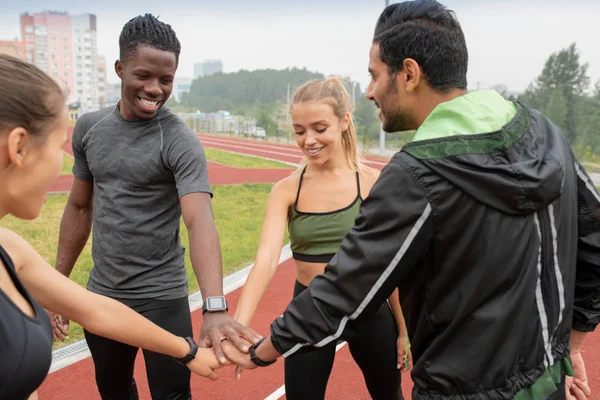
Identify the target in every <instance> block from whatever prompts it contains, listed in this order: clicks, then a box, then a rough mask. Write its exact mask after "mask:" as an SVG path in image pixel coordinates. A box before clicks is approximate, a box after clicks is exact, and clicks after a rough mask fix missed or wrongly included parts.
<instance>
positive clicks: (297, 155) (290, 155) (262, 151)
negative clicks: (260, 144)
mask: <svg viewBox="0 0 600 400" xmlns="http://www.w3.org/2000/svg"><path fill="white" fill-rule="evenodd" d="M205 142H206V144H208V145H210V144H213V145H216V146H222V147H225V148H230V149H243V150H250V151H254V152H257V153H264V154H275V155H280V156H285V157H297V158H298V161H300V160H301V159H302V153H298V154H291V153H281V152H278V151H271V150H263V149H259V148H253V149H249V148H248V146H239V145H234V144H225V143H221V142H216V143H215V142H212V141H211V140H210V139H209V140H207V141H205ZM230 143H231V142H230ZM207 147H210V146H207ZM237 153H238V154H242V155H251V154H247V153H242V152H237ZM258 157H261V156H258ZM261 158H264V157H261ZM275 161H282V160H278V159H275ZM367 164H375V165H381V166H385V165H387V163H383V162H379V161H373V160H369V159H367Z"/></svg>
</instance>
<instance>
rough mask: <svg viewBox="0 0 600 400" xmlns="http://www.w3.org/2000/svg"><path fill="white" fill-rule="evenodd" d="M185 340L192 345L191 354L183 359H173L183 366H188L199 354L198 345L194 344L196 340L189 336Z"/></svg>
mask: <svg viewBox="0 0 600 400" xmlns="http://www.w3.org/2000/svg"><path fill="white" fill-rule="evenodd" d="M185 340H186V342H188V343H189V345H190V352H189V353H188V354H187V355H186V356H185V357H183V358H175V357H173V358H174V359H175V361H177V362H178V363H180V364H183V365H187V364H188V363H189V362H190V361H192V360H193V359H194V358H196V353H197V352H198V345H197V344H196V343H195V342H194V339H192V338H191V337H189V336H188V337H186V338H185Z"/></svg>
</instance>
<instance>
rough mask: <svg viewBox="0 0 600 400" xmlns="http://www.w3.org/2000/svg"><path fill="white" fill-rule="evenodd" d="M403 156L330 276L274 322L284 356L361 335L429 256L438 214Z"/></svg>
mask: <svg viewBox="0 0 600 400" xmlns="http://www.w3.org/2000/svg"><path fill="white" fill-rule="evenodd" d="M402 156H406V155H402V154H401V153H399V154H396V156H395V157H394V158H393V159H392V160H391V161H390V163H389V164H388V165H387V166H386V167H385V168H384V169H383V171H382V173H381V175H380V176H379V179H378V180H377V182H376V183H375V185H374V186H373V188H372V189H371V192H370V194H369V196H368V197H367V199H365V201H364V202H363V204H362V205H361V208H360V212H359V214H358V216H357V218H356V221H355V226H354V227H353V228H352V229H351V230H350V231H349V233H348V234H347V236H346V237H345V238H344V240H343V241H342V244H341V247H340V249H339V250H338V252H337V253H336V255H335V256H334V257H333V259H332V260H331V262H330V263H329V265H327V267H326V268H325V272H324V274H322V275H318V276H317V277H315V279H313V281H312V282H311V283H310V285H309V287H308V289H306V290H305V291H304V292H302V293H301V294H300V295H299V296H297V297H296V298H295V299H294V300H293V301H292V302H291V303H290V304H289V305H288V307H287V309H286V311H285V312H284V314H283V315H282V316H280V317H279V318H278V319H276V320H275V321H274V322H273V323H272V324H271V341H272V343H273V345H274V347H275V348H276V349H277V351H278V352H279V353H280V354H282V355H283V356H284V357H287V356H289V355H291V354H294V353H295V352H297V351H298V350H300V349H301V348H303V347H305V346H314V347H321V346H325V345H327V344H328V343H330V342H332V341H334V340H337V339H338V338H342V339H346V340H348V339H350V338H352V337H354V336H355V335H356V334H357V333H358V331H357V324H358V323H359V322H360V320H361V319H362V318H367V317H369V316H370V315H373V314H374V313H375V312H376V311H377V310H378V309H379V307H380V306H381V305H382V304H383V302H384V301H386V299H387V298H388V297H389V296H390V295H391V294H392V292H393V291H394V289H395V288H396V287H397V286H398V282H399V281H400V280H401V279H403V277H404V276H406V274H407V273H408V272H409V270H410V269H411V268H413V267H414V266H415V265H416V264H417V262H418V260H419V258H420V257H421V255H422V253H423V252H424V251H425V249H426V246H427V245H428V244H429V242H430V240H431V237H432V233H433V223H432V220H431V217H432V209H431V205H430V204H429V203H428V201H427V199H426V197H425V194H424V192H423V191H422V190H421V188H420V187H419V185H418V184H417V183H416V182H415V180H414V179H413V177H412V176H411V174H410V173H409V171H408V169H407V168H406V167H405V166H404V165H402V164H401V159H400V157H402Z"/></svg>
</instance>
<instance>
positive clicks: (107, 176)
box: [73, 106, 212, 300]
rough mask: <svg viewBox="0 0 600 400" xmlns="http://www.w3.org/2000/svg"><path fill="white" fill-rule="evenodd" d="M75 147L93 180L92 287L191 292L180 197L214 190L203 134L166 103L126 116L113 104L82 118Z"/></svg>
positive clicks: (123, 292) (134, 292) (130, 295)
mask: <svg viewBox="0 0 600 400" xmlns="http://www.w3.org/2000/svg"><path fill="white" fill-rule="evenodd" d="M73 153H74V155H75V165H74V166H73V174H74V175H75V176H76V177H77V178H79V179H81V180H85V181H93V185H94V186H93V187H94V199H93V201H94V220H93V230H92V233H93V239H92V258H93V262H94V266H93V268H92V270H91V272H90V278H89V281H88V285H87V287H88V289H89V290H91V291H92V292H95V293H99V294H102V295H106V296H109V297H115V298H122V299H158V300H171V299H177V298H181V297H184V296H186V295H187V294H188V293H187V291H188V287H187V275H186V272H185V263H184V253H185V249H184V247H183V246H182V244H181V241H180V239H179V226H180V219H181V207H180V204H179V199H180V198H181V197H182V196H184V195H186V194H188V193H192V192H206V193H210V194H211V196H212V192H211V188H210V184H209V181H208V173H207V166H206V158H205V155H204V149H203V148H202V145H201V143H200V140H199V139H198V137H197V136H196V135H195V134H194V132H192V131H191V129H190V128H188V127H187V126H186V125H185V123H184V122H183V120H181V119H180V118H179V117H177V116H176V115H175V114H173V113H172V112H171V111H169V110H168V109H165V108H163V109H161V110H160V111H159V113H158V114H157V116H156V117H154V118H152V119H150V120H144V121H126V120H124V119H123V117H122V116H121V114H120V112H119V110H118V108H117V107H116V106H113V107H109V108H105V109H102V110H100V111H96V112H92V113H89V114H86V115H83V116H82V117H81V118H79V120H78V121H77V124H76V125H75V130H74V132H73Z"/></svg>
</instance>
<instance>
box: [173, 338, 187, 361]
mask: <svg viewBox="0 0 600 400" xmlns="http://www.w3.org/2000/svg"><path fill="white" fill-rule="evenodd" d="M190 350H191V347H190V344H189V343H188V342H187V340H185V338H182V337H181V336H177V348H176V350H175V352H174V353H173V354H171V356H172V357H174V358H184V357H185V356H186V355H187V354H188V353H189V352H190Z"/></svg>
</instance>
